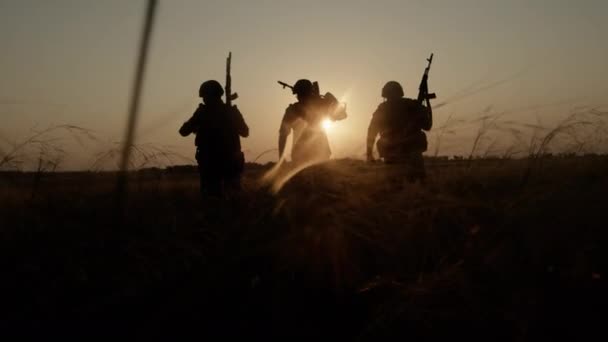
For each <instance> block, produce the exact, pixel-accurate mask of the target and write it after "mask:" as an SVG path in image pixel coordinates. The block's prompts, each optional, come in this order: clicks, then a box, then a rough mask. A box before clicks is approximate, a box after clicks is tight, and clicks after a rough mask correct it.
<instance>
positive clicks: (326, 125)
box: [321, 119, 333, 132]
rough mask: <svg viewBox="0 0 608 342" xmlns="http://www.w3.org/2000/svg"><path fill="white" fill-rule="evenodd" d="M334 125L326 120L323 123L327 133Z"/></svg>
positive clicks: (322, 125)
mask: <svg viewBox="0 0 608 342" xmlns="http://www.w3.org/2000/svg"><path fill="white" fill-rule="evenodd" d="M332 125H333V123H332V122H331V120H329V119H325V120H323V122H321V127H323V130H325V132H328V131H329V130H330V129H331V126H332Z"/></svg>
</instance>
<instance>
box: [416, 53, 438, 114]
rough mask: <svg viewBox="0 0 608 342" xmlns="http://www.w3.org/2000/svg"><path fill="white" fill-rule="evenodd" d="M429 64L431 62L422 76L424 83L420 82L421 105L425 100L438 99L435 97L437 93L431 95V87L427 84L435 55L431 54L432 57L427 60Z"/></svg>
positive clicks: (419, 98)
mask: <svg viewBox="0 0 608 342" xmlns="http://www.w3.org/2000/svg"><path fill="white" fill-rule="evenodd" d="M427 62H429V64H428V65H427V67H426V68H425V69H424V74H423V75H422V81H420V86H419V87H418V103H420V104H422V102H423V101H425V100H432V99H434V98H436V97H437V96H436V95H435V93H431V94H429V86H428V83H427V82H428V79H429V71H430V70H431V63H433V54H432V53H431V57H429V58H427Z"/></svg>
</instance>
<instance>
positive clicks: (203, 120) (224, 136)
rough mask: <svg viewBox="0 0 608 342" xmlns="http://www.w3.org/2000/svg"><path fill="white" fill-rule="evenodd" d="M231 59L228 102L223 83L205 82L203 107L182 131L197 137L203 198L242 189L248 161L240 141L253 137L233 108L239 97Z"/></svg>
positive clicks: (197, 110)
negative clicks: (243, 174) (234, 84)
mask: <svg viewBox="0 0 608 342" xmlns="http://www.w3.org/2000/svg"><path fill="white" fill-rule="evenodd" d="M231 58H232V54H229V55H228V59H227V61H226V102H225V103H224V102H223V101H222V95H224V89H223V88H222V85H221V84H220V83H219V82H217V81H215V80H209V81H205V82H203V83H202V84H201V86H200V88H199V92H198V94H199V96H200V97H201V98H202V99H203V103H201V104H199V105H198V108H197V109H196V110H195V111H194V114H193V115H192V117H191V118H190V119H189V120H188V121H186V122H185V123H184V124H183V125H182V127H181V128H180V129H179V133H180V134H181V135H182V136H184V137H185V136H188V135H190V134H191V133H194V134H196V138H195V140H194V144H195V145H196V161H197V162H198V170H199V176H200V190H201V194H202V195H211V196H217V197H219V196H222V195H223V194H224V190H233V191H234V190H240V188H241V173H242V172H243V168H244V163H245V159H244V156H243V152H242V151H241V142H240V137H244V138H246V137H248V136H249V127H248V126H247V124H246V123H245V120H244V119H243V115H242V114H241V112H240V111H239V109H238V108H237V107H236V105H232V100H235V99H236V98H237V97H238V95H237V94H236V93H235V94H233V93H232V89H231V88H232V87H231V83H232V80H231V76H230V62H231Z"/></svg>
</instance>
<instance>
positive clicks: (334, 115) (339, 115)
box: [323, 92, 348, 121]
mask: <svg viewBox="0 0 608 342" xmlns="http://www.w3.org/2000/svg"><path fill="white" fill-rule="evenodd" d="M323 99H324V101H325V105H326V106H327V107H328V112H329V113H331V115H330V119H331V120H332V121H338V120H344V119H346V117H347V116H348V115H347V113H346V106H342V105H340V103H339V102H338V99H336V97H335V96H334V95H333V94H332V93H329V92H327V93H325V95H324V96H323Z"/></svg>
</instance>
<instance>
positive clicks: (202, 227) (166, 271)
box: [0, 155, 608, 340]
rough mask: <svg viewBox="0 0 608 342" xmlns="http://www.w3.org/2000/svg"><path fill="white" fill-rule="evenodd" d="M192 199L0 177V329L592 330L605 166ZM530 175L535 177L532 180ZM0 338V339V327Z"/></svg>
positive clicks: (352, 178)
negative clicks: (117, 194) (119, 206)
mask: <svg viewBox="0 0 608 342" xmlns="http://www.w3.org/2000/svg"><path fill="white" fill-rule="evenodd" d="M270 166H271V165H266V166H263V165H258V164H249V165H247V166H246V171H245V174H244V177H243V186H244V192H243V193H242V194H241V195H240V196H239V197H233V198H229V199H226V200H212V199H209V200H201V199H200V198H199V192H198V175H197V173H196V170H195V169H194V168H193V167H187V166H184V167H178V166H175V167H171V168H168V169H157V168H154V169H148V170H142V171H139V172H132V173H131V174H130V178H131V179H130V182H129V184H130V187H131V188H130V189H129V193H128V198H127V202H126V209H127V210H126V211H127V215H125V216H122V215H118V214H115V208H116V207H115V203H113V200H114V197H113V190H114V185H115V179H116V173H114V172H96V173H92V172H81V173H49V174H47V175H46V177H45V178H44V179H42V181H39V182H38V184H37V185H36V188H35V189H36V191H35V192H32V191H30V190H31V189H33V186H34V176H35V174H36V173H14V172H13V173H5V174H2V176H0V182H1V183H2V184H1V186H2V189H3V191H2V192H1V194H0V196H1V197H0V208H1V209H0V210H1V213H0V217H1V218H2V225H1V226H2V229H1V230H0V234H1V239H0V241H1V244H2V245H1V246H0V251H1V252H0V253H1V256H0V260H2V261H1V262H2V265H1V269H2V282H0V284H1V285H0V287H1V288H0V293H2V297H3V298H2V303H3V304H2V319H0V322H2V325H3V328H4V329H9V328H10V329H18V331H20V332H21V333H23V332H25V333H33V334H42V333H43V334H45V335H46V334H53V333H60V334H62V335H64V334H70V333H74V334H80V333H90V332H95V333H96V334H99V333H101V334H104V333H110V334H115V333H116V332H118V331H122V332H126V333H130V334H137V335H138V336H158V334H166V335H170V336H173V335H175V334H182V333H190V334H194V335H193V336H200V337H210V336H215V337H220V338H222V339H224V338H227V337H229V336H236V337H242V338H256V337H284V338H289V339H300V338H312V337H321V338H331V337H336V338H339V339H346V340H352V339H360V340H379V339H386V338H388V337H392V338H395V337H397V338H398V337H401V338H402V339H425V340H438V339H444V338H455V337H466V338H469V339H471V338H472V339H484V340H487V339H490V340H536V339H538V338H539V337H542V338H547V337H563V336H567V337H570V338H574V339H584V338H585V336H591V334H593V333H597V332H601V325H600V323H601V320H602V317H603V316H602V314H605V305H604V304H605V303H603V302H602V301H601V298H602V296H603V294H602V289H603V287H602V284H603V283H604V281H605V280H604V279H603V278H604V277H605V276H606V273H605V271H606V260H608V255H606V251H607V250H608V249H606V247H607V244H606V243H607V242H608V240H607V239H608V233H607V232H606V230H605V225H606V224H605V214H604V211H605V208H607V207H608V203H607V202H608V200H607V199H606V190H607V189H608V183H607V178H606V174H607V172H606V171H608V158H606V156H601V155H593V156H586V157H559V158H558V157H552V158H547V159H545V160H544V163H543V166H542V169H540V168H538V166H537V165H534V167H533V169H532V172H530V173H529V175H528V176H527V177H528V178H527V181H526V183H525V184H523V183H522V177H524V175H526V172H527V171H526V170H527V169H528V167H529V163H528V161H527V160H526V159H522V160H511V159H495V160H473V162H472V163H471V162H470V161H468V160H462V161H458V160H445V159H443V160H441V159H440V158H436V159H428V160H427V167H428V172H429V177H428V179H427V182H426V184H425V185H424V186H423V185H420V184H418V183H407V182H405V181H404V177H403V174H402V172H401V171H400V169H399V168H397V167H389V166H385V165H381V164H366V163H363V162H361V161H357V160H337V161H331V162H328V163H325V164H321V165H317V166H314V167H311V168H308V169H305V170H303V171H302V172H300V173H299V174H297V175H296V176H295V177H293V178H292V179H291V180H290V181H289V182H287V184H286V185H285V186H284V187H283V188H282V189H281V190H280V191H279V193H278V194H276V195H270V193H269V192H268V191H267V189H265V188H263V187H261V186H260V185H259V183H258V180H259V179H260V178H261V176H262V174H263V173H264V172H265V171H266V170H267V169H269V167H270ZM537 171H538V172H537ZM5 331H8V330H5Z"/></svg>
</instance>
